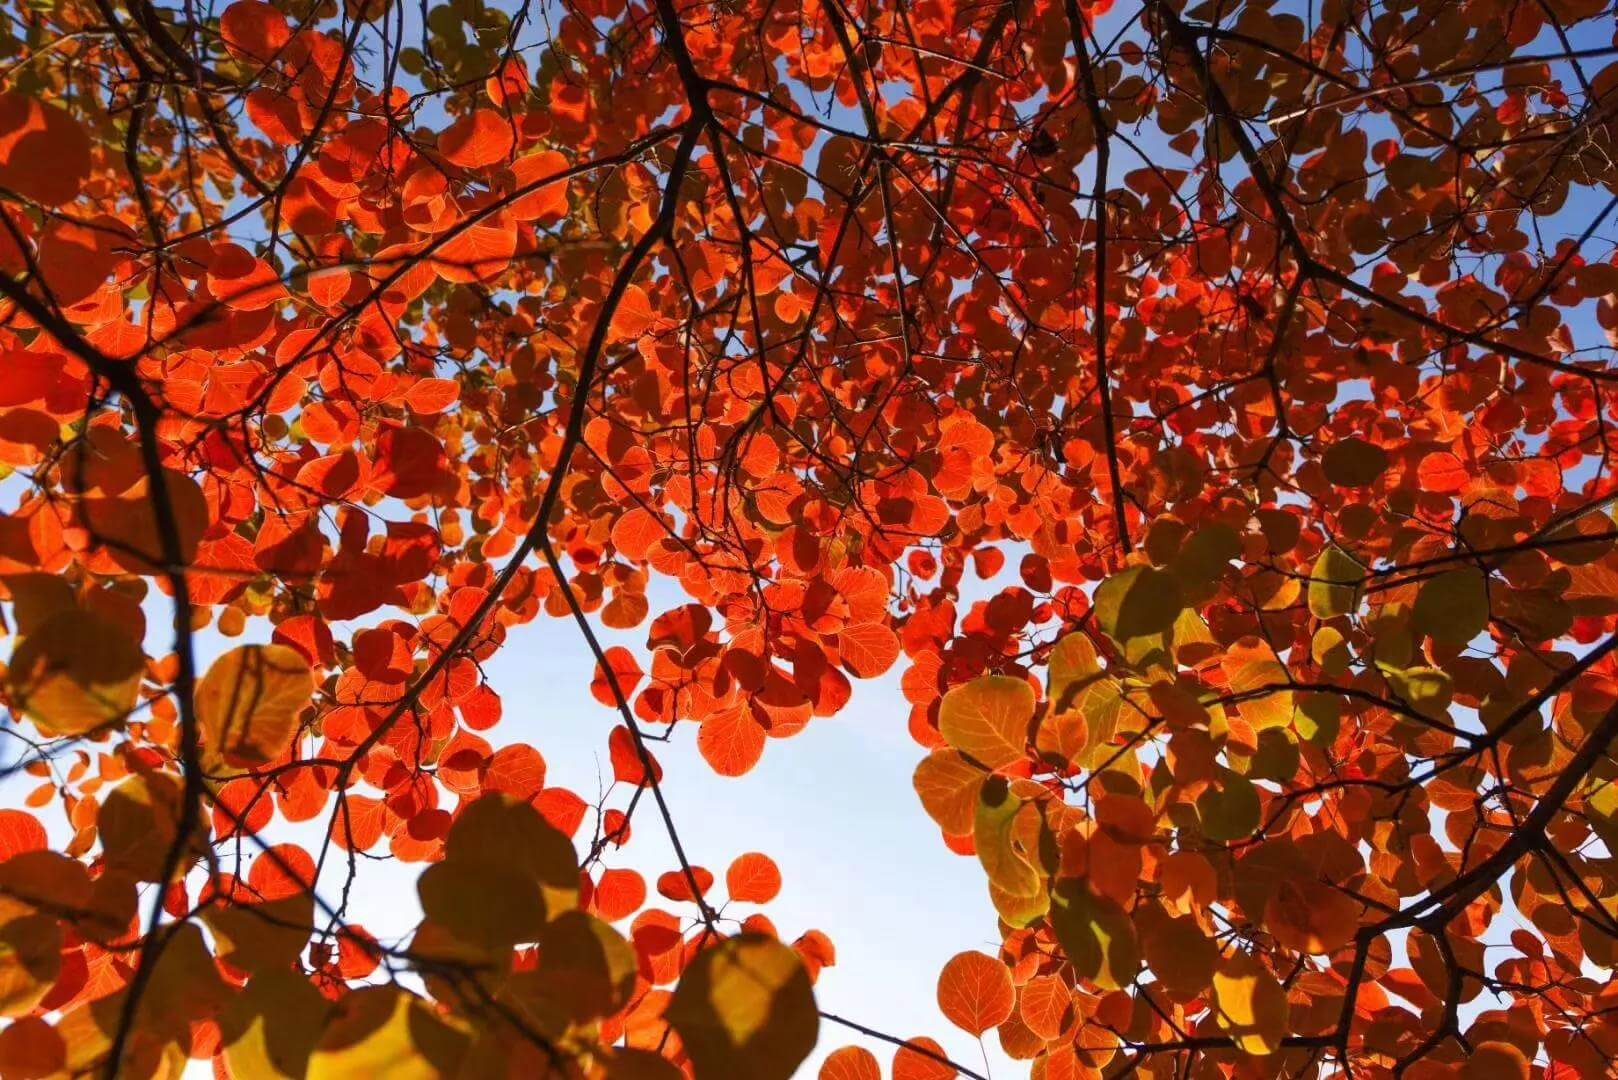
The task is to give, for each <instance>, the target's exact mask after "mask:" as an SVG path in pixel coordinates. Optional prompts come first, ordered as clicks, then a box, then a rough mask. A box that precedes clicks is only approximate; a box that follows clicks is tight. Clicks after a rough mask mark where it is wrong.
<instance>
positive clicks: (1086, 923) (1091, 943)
mask: <svg viewBox="0 0 1618 1080" xmlns="http://www.w3.org/2000/svg"><path fill="white" fill-rule="evenodd" d="M1050 919H1051V928H1052V929H1053V930H1055V931H1056V940H1057V942H1058V944H1060V945H1061V946H1062V951H1063V952H1065V953H1067V958H1068V962H1069V963H1071V964H1072V965H1073V970H1074V971H1075V972H1076V973H1078V975H1079V976H1080V977H1082V978H1084V979H1088V980H1089V981H1090V982H1092V983H1094V984H1095V985H1096V986H1097V987H1099V988H1100V989H1102V990H1121V989H1123V988H1124V987H1126V986H1128V985H1129V984H1130V983H1131V982H1132V981H1133V980H1134V978H1135V974H1136V972H1138V971H1140V947H1139V945H1137V944H1136V941H1135V927H1134V924H1133V923H1132V922H1130V919H1129V915H1128V913H1127V912H1125V911H1124V909H1123V908H1122V907H1119V906H1118V904H1117V902H1115V901H1114V900H1112V899H1111V898H1109V897H1105V896H1101V895H1098V894H1097V893H1094V892H1092V891H1091V890H1090V887H1089V886H1088V885H1087V884H1085V883H1084V882H1083V881H1081V880H1080V879H1078V878H1063V879H1062V880H1061V881H1059V882H1057V884H1056V888H1054V889H1052V890H1051V914H1050Z"/></svg>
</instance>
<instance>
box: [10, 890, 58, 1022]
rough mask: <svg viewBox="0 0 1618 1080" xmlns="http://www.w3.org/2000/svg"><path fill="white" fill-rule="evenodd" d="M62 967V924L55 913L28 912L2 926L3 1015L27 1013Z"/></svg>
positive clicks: (48, 990) (49, 986)
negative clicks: (52, 914) (53, 914)
mask: <svg viewBox="0 0 1618 1080" xmlns="http://www.w3.org/2000/svg"><path fill="white" fill-rule="evenodd" d="M61 970H62V926H61V924H60V923H58V922H57V921H56V919H55V917H54V916H51V915H24V916H23V917H21V918H15V919H8V920H7V921H6V923H5V925H4V926H0V1016H25V1015H27V1014H28V1013H30V1012H32V1011H33V1008H34V1006H35V1005H38V1004H39V1002H40V1000H41V999H42V998H44V996H45V995H46V994H48V993H49V992H50V989H51V986H52V985H53V984H54V983H55V982H56V977H57V975H59V974H60V973H61Z"/></svg>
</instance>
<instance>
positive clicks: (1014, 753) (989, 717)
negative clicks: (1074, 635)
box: [938, 675, 1034, 769]
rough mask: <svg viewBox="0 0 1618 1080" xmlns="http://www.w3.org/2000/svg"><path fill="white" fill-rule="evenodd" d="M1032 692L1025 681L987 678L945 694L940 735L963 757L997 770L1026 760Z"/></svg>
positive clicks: (1031, 688)
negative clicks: (964, 755)
mask: <svg viewBox="0 0 1618 1080" xmlns="http://www.w3.org/2000/svg"><path fill="white" fill-rule="evenodd" d="M1033 717H1034V688H1033V687H1031V686H1029V685H1028V683H1027V682H1026V681H1024V680H1022V679H1013V678H1009V677H1007V676H1004V675H985V676H983V677H982V678H978V679H973V680H972V681H971V682H969V683H967V684H966V685H964V686H957V687H956V688H955V689H953V690H951V691H950V692H949V693H947V694H945V695H944V700H943V702H942V704H941V705H940V706H939V711H938V731H939V734H941V735H943V737H944V741H945V742H947V743H949V744H950V745H951V746H953V747H954V748H955V749H957V750H959V751H960V752H961V753H963V754H966V755H968V756H969V757H971V758H973V759H974V760H976V761H978V762H981V763H982V764H983V765H984V766H985V767H986V768H990V769H999V768H1003V767H1005V766H1007V765H1010V764H1011V763H1012V762H1014V761H1019V760H1021V759H1022V758H1024V757H1025V756H1026V755H1027V748H1028V723H1029V721H1030V720H1032V719H1033Z"/></svg>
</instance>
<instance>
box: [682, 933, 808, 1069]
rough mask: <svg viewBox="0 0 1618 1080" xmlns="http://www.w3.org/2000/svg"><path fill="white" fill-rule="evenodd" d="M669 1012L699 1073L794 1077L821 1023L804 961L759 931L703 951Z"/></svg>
mask: <svg viewBox="0 0 1618 1080" xmlns="http://www.w3.org/2000/svg"><path fill="white" fill-rule="evenodd" d="M667 1015H668V1020H669V1023H670V1024H671V1025H672V1026H673V1028H674V1030H675V1031H676V1032H677V1033H678V1034H679V1036H680V1040H681V1041H682V1042H683V1043H684V1045H685V1049H686V1053H688V1054H690V1055H691V1060H692V1062H693V1064H695V1066H696V1068H697V1070H698V1071H699V1072H701V1073H704V1074H707V1073H712V1074H713V1075H716V1076H737V1075H740V1076H756V1077H760V1078H761V1080H768V1078H770V1077H780V1078H782V1080H785V1078H786V1077H789V1076H791V1075H792V1073H793V1070H795V1069H796V1068H797V1066H798V1063H799V1062H800V1061H802V1060H803V1059H804V1057H805V1056H807V1055H808V1053H809V1051H810V1049H812V1048H813V1047H814V1044H815V1037H816V1034H817V1032H818V1030H819V1026H820V1018H819V1014H818V1013H817V1012H816V1009H815V1001H814V993H813V991H812V990H811V989H810V986H809V976H808V973H807V972H806V971H805V970H804V968H803V963H802V961H800V960H799V959H798V956H797V954H796V953H794V952H793V951H792V950H791V949H789V948H787V947H786V946H785V945H782V944H781V943H780V942H778V941H774V940H772V939H770V938H767V937H763V936H761V935H757V934H742V935H740V936H738V937H733V938H729V939H727V940H725V941H722V942H720V943H719V944H717V945H714V946H712V947H711V948H708V949H706V950H704V951H702V952H700V953H698V954H697V958H696V959H695V960H694V961H693V962H692V963H691V965H690V967H688V968H687V969H686V972H685V975H684V977H683V978H682V979H681V980H680V985H679V987H678V988H677V989H676V990H675V993H674V997H673V998H672V999H671V1000H670V1002H669V1006H668V1013H667Z"/></svg>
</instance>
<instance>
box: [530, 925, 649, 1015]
mask: <svg viewBox="0 0 1618 1080" xmlns="http://www.w3.org/2000/svg"><path fill="white" fill-rule="evenodd" d="M539 958H540V959H539V968H538V970H535V971H524V972H520V973H518V974H516V975H514V976H512V978H511V980H510V981H509V982H508V984H507V987H508V992H510V993H512V994H513V995H514V996H515V997H517V998H518V999H519V1000H520V1001H522V1003H523V1004H524V1005H525V1006H527V1007H528V1008H529V1009H531V1010H534V1011H535V1012H537V1013H538V1015H540V1016H541V1017H545V1018H549V1017H556V1018H559V1019H560V1020H561V1021H562V1023H559V1024H557V1027H558V1028H560V1027H564V1026H565V1025H566V1023H583V1022H585V1021H588V1020H596V1019H599V1018H601V1017H604V1016H610V1015H612V1014H613V1013H615V1012H617V1011H618V1010H619V1009H621V1008H623V1007H624V1005H626V1004H627V1003H628V1002H629V997H630V995H631V994H632V993H633V992H634V990H635V972H636V959H635V950H634V949H632V948H630V947H629V944H628V942H626V941H624V939H623V938H622V937H621V936H620V935H619V933H618V932H617V931H616V930H614V929H613V928H612V927H610V926H608V925H607V924H606V923H604V922H602V921H601V920H600V919H598V918H596V917H595V916H593V915H586V914H585V913H584V912H582V911H569V912H565V913H564V914H563V915H562V916H561V917H560V918H558V919H556V920H555V921H554V922H552V923H550V924H549V925H547V926H546V927H545V929H544V931H543V933H542V934H541V935H540V939H539Z"/></svg>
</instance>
